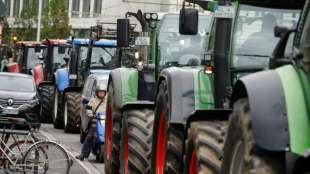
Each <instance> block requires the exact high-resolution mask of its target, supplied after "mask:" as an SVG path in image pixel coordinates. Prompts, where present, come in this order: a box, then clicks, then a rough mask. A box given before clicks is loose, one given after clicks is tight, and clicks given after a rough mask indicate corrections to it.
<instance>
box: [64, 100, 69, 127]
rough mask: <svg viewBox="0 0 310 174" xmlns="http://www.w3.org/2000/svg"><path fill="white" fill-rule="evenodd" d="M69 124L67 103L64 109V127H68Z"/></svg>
mask: <svg viewBox="0 0 310 174" xmlns="http://www.w3.org/2000/svg"><path fill="white" fill-rule="evenodd" d="M67 124H68V103H67V101H65V108H64V126H65V128H66V127H67Z"/></svg>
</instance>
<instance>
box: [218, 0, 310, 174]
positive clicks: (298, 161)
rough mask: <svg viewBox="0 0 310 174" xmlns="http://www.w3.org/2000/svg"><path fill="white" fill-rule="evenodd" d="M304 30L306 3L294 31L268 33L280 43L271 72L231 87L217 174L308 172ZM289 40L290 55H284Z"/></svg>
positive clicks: (307, 39)
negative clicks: (230, 112) (225, 131)
mask: <svg viewBox="0 0 310 174" xmlns="http://www.w3.org/2000/svg"><path fill="white" fill-rule="evenodd" d="M281 3H283V2H282V1H281ZM294 3H295V4H297V2H294ZM300 3H301V4H302V3H303V2H302V1H301V2H300ZM309 30H310V1H309V0H307V1H306V3H305V6H304V9H303V12H302V14H301V17H300V20H299V23H298V27H297V29H295V28H293V29H292V28H283V27H276V28H275V32H274V34H275V35H276V36H278V37H280V38H281V39H280V41H279V42H278V44H277V46H276V47H275V49H274V52H273V56H272V59H271V60H272V61H271V68H272V69H271V70H268V71H263V72H259V73H255V74H252V75H249V76H246V77H243V78H241V79H240V80H238V81H237V83H236V84H235V86H234V90H233V94H232V99H231V106H233V112H232V114H231V116H230V121H229V126H228V132H227V139H226V142H225V145H224V160H223V170H222V173H224V174H229V173H233V174H243V173H251V172H250V171H255V173H264V174H280V173H281V174H283V173H286V174H305V173H309V172H310V168H309V161H310V158H309V149H310V139H308V138H307V137H308V136H309V133H310V120H309V115H310V111H309V108H310V106H309V103H310V93H309V91H310V81H309V75H310V71H309V70H310V69H309V60H310V54H309V53H310V47H309V45H310V32H309ZM293 33H294V35H293ZM292 36H294V41H293V49H289V51H290V52H291V53H292V54H286V53H285V52H287V50H288V48H291V46H292V43H290V38H293V37H292Z"/></svg>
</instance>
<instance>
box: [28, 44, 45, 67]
mask: <svg viewBox="0 0 310 174" xmlns="http://www.w3.org/2000/svg"><path fill="white" fill-rule="evenodd" d="M42 53H43V50H41V53H36V52H35V49H34V48H33V47H29V48H28V51H27V69H33V68H34V66H35V65H36V64H37V63H40V60H39V55H42Z"/></svg>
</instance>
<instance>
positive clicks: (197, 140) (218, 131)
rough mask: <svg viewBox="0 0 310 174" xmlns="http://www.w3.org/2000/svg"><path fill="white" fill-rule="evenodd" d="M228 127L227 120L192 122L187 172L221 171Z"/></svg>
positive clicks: (187, 149)
mask: <svg viewBox="0 0 310 174" xmlns="http://www.w3.org/2000/svg"><path fill="white" fill-rule="evenodd" d="M226 128H227V121H199V122H198V121H197V122H192V123H191V124H190V128H189V129H188V138H187V141H186V150H185V151H186V152H185V153H186V155H185V173H187V174H192V173H201V174H204V173H206V174H207V173H208V174H220V173H221V167H222V160H223V147H224V140H225V133H226Z"/></svg>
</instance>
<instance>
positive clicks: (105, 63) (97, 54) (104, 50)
mask: <svg viewBox="0 0 310 174" xmlns="http://www.w3.org/2000/svg"><path fill="white" fill-rule="evenodd" d="M115 50H116V48H111V47H98V46H97V47H93V50H92V57H91V65H90V67H91V69H96V68H104V69H112V68H113V67H114V66H113V56H114V53H115ZM87 52H88V47H84V46H82V47H81V49H80V57H81V61H86V58H87Z"/></svg>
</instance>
